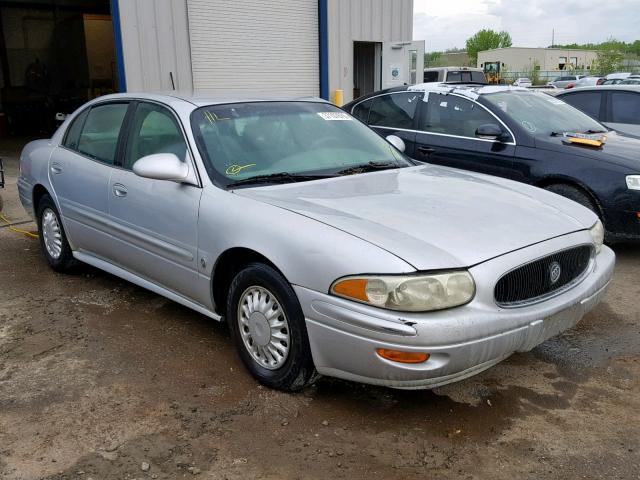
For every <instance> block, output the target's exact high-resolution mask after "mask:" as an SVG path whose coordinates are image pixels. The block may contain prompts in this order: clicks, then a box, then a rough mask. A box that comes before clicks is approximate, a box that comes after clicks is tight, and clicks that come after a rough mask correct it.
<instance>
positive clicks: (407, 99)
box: [369, 92, 422, 129]
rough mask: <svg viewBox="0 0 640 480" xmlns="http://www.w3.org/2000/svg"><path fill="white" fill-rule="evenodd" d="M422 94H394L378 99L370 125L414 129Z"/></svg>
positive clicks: (370, 116)
mask: <svg viewBox="0 0 640 480" xmlns="http://www.w3.org/2000/svg"><path fill="white" fill-rule="evenodd" d="M421 99H422V93H419V92H406V93H393V94H387V95H382V96H380V97H376V98H375V99H374V102H373V106H372V107H371V113H370V114H369V125H373V126H378V127H392V128H407V129H412V128H414V127H413V118H414V116H415V114H416V108H417V107H418V103H419V102H420V100H421Z"/></svg>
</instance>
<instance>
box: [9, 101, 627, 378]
mask: <svg viewBox="0 0 640 480" xmlns="http://www.w3.org/2000/svg"><path fill="white" fill-rule="evenodd" d="M395 114H397V115H402V114H403V112H402V111H401V110H397V111H396V112H395ZM402 149H403V144H402V140H400V139H399V138H397V137H392V138H388V139H386V140H385V139H383V138H381V137H379V136H378V135H377V134H375V133H374V132H373V131H372V130H370V129H368V128H367V127H366V126H365V125H363V124H362V123H360V122H359V121H357V120H355V119H354V118H353V117H351V116H350V115H348V114H347V113H345V112H343V111H341V110H339V109H338V108H336V107H334V106H333V105H331V104H328V103H326V102H324V101H322V100H318V99H307V100H290V99H282V100H278V101H276V100H268V101H267V100H255V99H252V100H247V99H236V100H224V101H214V100H212V99H198V98H177V97H172V96H162V95H142V94H141V95H134V94H121V95H112V96H105V97H100V98H99V99H96V100H94V101H92V102H90V103H88V104H86V105H85V106H83V107H82V108H80V109H79V110H78V111H76V112H75V113H74V114H73V115H70V116H69V118H68V119H67V120H66V121H65V123H64V124H63V125H62V126H61V127H60V129H59V130H58V131H57V132H56V133H55V135H54V136H53V137H52V138H51V139H49V140H40V141H35V142H31V143H29V144H28V145H27V146H26V147H25V149H24V151H23V152H22V155H21V174H20V179H19V190H20V198H21V200H22V203H23V205H24V206H25V208H26V209H27V210H28V211H30V212H32V214H33V216H34V218H35V219H36V220H37V223H38V227H39V230H40V233H41V235H40V238H41V244H42V250H43V252H44V256H45V258H46V260H47V261H48V263H49V264H50V265H51V267H52V268H54V269H55V270H58V271H66V270H69V269H72V268H73V267H74V265H75V264H76V263H77V262H85V263H88V264H91V265H93V266H95V267H98V268H101V269H103V270H105V271H107V272H110V273H112V274H114V275H117V276H120V277H122V278H124V279H126V280H129V281H131V282H133V283H135V284H137V285H140V286H142V287H145V288H148V289H149V290H152V291H154V292H157V293H159V294H161V295H164V296H166V297H167V298H170V299H172V300H174V301H176V302H178V303H181V304H183V305H186V306H188V307H190V308H192V309H194V310H196V311H197V312H200V313H202V314H204V315H208V316H209V317H211V318H213V319H215V320H220V321H223V320H224V321H226V322H228V323H229V326H230V329H231V331H232V334H233V337H234V339H235V341H236V345H237V348H238V352H239V354H240V357H241V359H242V360H243V362H244V363H245V365H246V366H247V368H248V369H249V371H250V372H251V373H252V374H253V375H254V376H255V377H256V378H257V379H258V380H259V381H260V382H262V383H263V384H265V385H268V386H270V387H273V388H279V389H285V390H298V389H300V388H302V387H304V386H305V385H307V384H309V383H310V382H312V381H313V380H314V379H315V378H317V375H318V374H323V375H329V376H334V377H340V378H345V379H350V380H356V381H360V382H365V383H371V384H378V385H387V386H391V387H397V388H430V387H434V386H438V385H442V384H446V383H449V382H453V381H456V380H460V379H462V378H465V377H468V376H471V375H473V374H476V373H478V372H480V371H482V370H484V369H486V368H489V367H490V366H492V365H494V364H496V363H497V362H499V361H501V360H503V359H505V358H506V357H508V356H509V355H511V354H512V353H514V352H519V351H526V350H530V349H532V348H533V347H535V346H536V345H538V344H539V343H541V342H543V341H544V340H545V339H547V338H549V337H551V336H553V335H556V334H558V333H559V332H562V331H563V330H565V329H567V328H570V327H572V326H573V325H575V324H576V323H577V322H578V321H579V320H580V318H581V317H582V316H583V315H584V314H585V313H586V312H587V311H589V310H590V309H591V308H593V307H594V305H596V304H597V303H598V301H599V300H600V299H601V297H602V295H603V294H604V292H605V290H606V288H607V286H608V285H609V282H610V279H611V276H612V272H613V267H614V254H613V252H612V251H611V250H610V249H609V248H607V247H606V246H603V244H602V241H603V229H602V225H601V223H600V222H599V221H598V219H597V217H596V216H595V215H594V214H593V213H592V212H590V211H589V210H587V209H586V208H583V207H581V206H580V205H578V204H576V203H574V202H572V201H570V200H566V199H564V198H562V197H559V196H556V195H554V194H552V193H549V192H546V191H544V190H540V189H537V188H533V187H529V186H526V185H523V184H520V183H515V182H511V181H509V180H504V179H499V178H494V177H490V176H486V175H481V174H476V173H470V172H464V171H460V170H454V169H449V168H444V167H436V166H431V165H426V164H416V163H415V162H413V161H411V160H410V159H408V158H407V157H406V156H405V155H404V154H403V153H402Z"/></svg>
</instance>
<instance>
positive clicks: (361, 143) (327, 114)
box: [191, 102, 412, 188]
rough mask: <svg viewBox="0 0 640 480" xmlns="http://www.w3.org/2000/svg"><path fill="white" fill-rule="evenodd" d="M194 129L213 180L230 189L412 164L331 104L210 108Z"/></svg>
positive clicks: (195, 119)
mask: <svg viewBox="0 0 640 480" xmlns="http://www.w3.org/2000/svg"><path fill="white" fill-rule="evenodd" d="M191 127H192V130H193V133H194V136H195V138H196V143H197V145H198V149H199V150H200V153H201V155H202V157H203V159H204V161H205V166H206V167H207V172H208V173H209V176H210V177H211V178H212V180H214V181H216V182H217V183H218V184H222V185H223V186H224V187H229V188H231V187H232V185H235V184H237V183H238V182H247V181H249V182H251V181H254V180H253V179H255V183H256V184H257V183H259V181H261V180H260V179H262V180H264V178H265V177H268V176H271V177H270V178H273V176H276V175H277V176H279V177H278V178H279V180H281V181H283V182H284V183H288V182H295V181H300V179H301V177H302V176H303V175H305V176H307V177H309V176H312V175H317V176H322V177H331V176H336V175H347V174H357V173H361V172H362V173H363V172H365V171H369V170H368V169H376V170H377V169H380V168H400V167H407V166H411V165H412V163H411V162H410V161H409V160H408V159H407V158H406V157H405V156H404V155H403V154H401V153H400V152H398V151H397V150H395V149H394V148H393V147H392V146H391V145H390V144H389V143H388V142H387V141H386V140H384V139H383V138H382V137H380V136H379V135H378V134H376V133H375V132H374V131H373V130H371V129H369V128H368V127H367V126H365V125H363V124H362V123H360V122H358V121H356V120H355V119H354V118H353V117H352V116H350V115H349V114H348V113H346V112H344V111H343V110H340V109H339V108H337V107H335V106H333V105H329V104H326V103H319V102H318V103H316V102H250V103H237V104H226V105H211V106H207V107H202V108H199V109H197V110H195V111H194V112H193V113H192V114H191ZM289 177H290V178H289ZM307 179H308V178H307Z"/></svg>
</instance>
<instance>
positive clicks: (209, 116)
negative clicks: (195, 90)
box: [203, 110, 231, 123]
mask: <svg viewBox="0 0 640 480" xmlns="http://www.w3.org/2000/svg"><path fill="white" fill-rule="evenodd" d="M203 115H204V117H205V118H206V119H207V120H209V123H215V122H217V121H220V120H231V119H230V118H224V117H219V116H218V115H216V114H215V113H213V112H210V111H208V110H205V111H204V112H203Z"/></svg>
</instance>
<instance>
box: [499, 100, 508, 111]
mask: <svg viewBox="0 0 640 480" xmlns="http://www.w3.org/2000/svg"><path fill="white" fill-rule="evenodd" d="M498 108H499V109H500V110H502V111H503V112H505V113H507V102H505V101H504V100H501V101H499V102H498Z"/></svg>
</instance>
